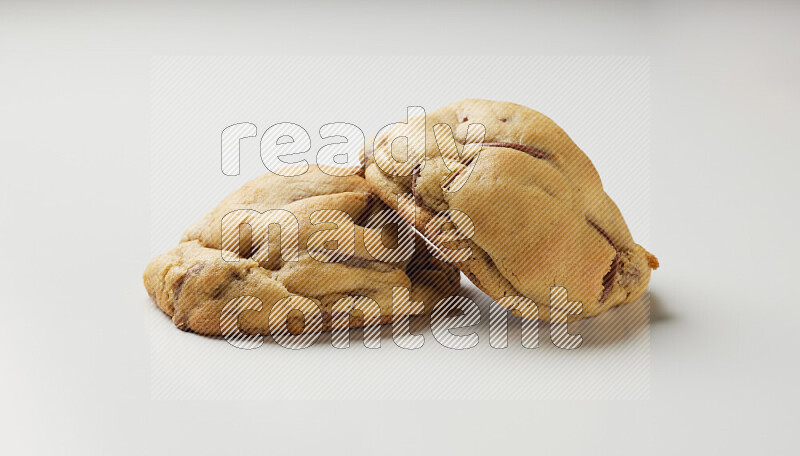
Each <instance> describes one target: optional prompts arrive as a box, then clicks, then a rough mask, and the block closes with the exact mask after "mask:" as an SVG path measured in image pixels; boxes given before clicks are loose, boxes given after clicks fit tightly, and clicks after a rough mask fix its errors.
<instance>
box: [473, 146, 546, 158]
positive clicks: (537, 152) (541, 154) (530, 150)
mask: <svg viewBox="0 0 800 456" xmlns="http://www.w3.org/2000/svg"><path fill="white" fill-rule="evenodd" d="M483 147H504V148H506V149H515V150H518V151H520V152H525V153H526V154H528V155H530V156H532V157H535V158H541V159H543V160H546V159H548V158H550V154H548V153H547V152H545V151H543V150H541V149H537V148H535V147H533V146H528V145H525V144H519V143H510V142H488V143H483Z"/></svg>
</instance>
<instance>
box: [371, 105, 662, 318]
mask: <svg viewBox="0 0 800 456" xmlns="http://www.w3.org/2000/svg"><path fill="white" fill-rule="evenodd" d="M413 123H414V121H413V120H410V121H409V122H408V126H404V125H399V126H397V127H395V128H394V129H393V130H391V131H389V132H384V133H382V134H381V135H379V136H378V137H376V138H375V140H374V143H373V144H372V146H373V147H371V148H369V149H368V150H367V151H366V152H365V161H366V168H367V169H366V173H365V175H366V178H367V181H368V182H369V183H370V185H371V188H372V190H373V191H374V192H375V193H376V194H377V195H378V196H379V197H380V198H381V199H382V200H383V201H384V202H386V203H387V204H389V205H390V206H392V207H394V208H396V207H397V202H396V201H397V199H396V197H395V195H396V194H404V193H405V194H408V193H411V194H413V196H414V201H415V206H416V211H415V216H412V217H413V222H414V223H415V225H416V227H417V228H418V230H419V231H420V232H423V233H424V232H425V227H426V224H427V223H428V222H429V221H430V220H431V218H432V217H434V216H435V214H437V213H438V212H440V211H444V210H448V209H455V210H458V211H461V212H463V213H464V214H466V215H467V216H468V217H469V219H471V220H472V223H473V225H474V234H473V235H472V236H471V238H470V239H469V240H462V241H460V242H455V243H450V244H444V245H445V246H450V247H456V246H460V247H465V246H467V247H469V248H470V251H471V254H470V255H469V258H467V259H465V260H463V261H460V262H457V263H455V264H456V266H457V267H458V268H459V269H460V270H461V271H463V272H464V273H465V274H466V275H467V276H468V277H469V278H470V279H471V280H472V282H473V283H474V284H475V285H476V286H478V287H479V288H481V289H482V290H483V291H484V292H486V293H487V294H489V295H490V296H491V297H492V298H494V299H496V300H499V299H500V298H502V297H504V296H512V295H513V296H525V297H527V298H530V299H532V300H533V301H534V302H535V303H537V304H538V305H539V307H540V313H539V317H540V318H542V319H549V308H548V305H549V293H550V287H552V286H554V285H557V286H563V287H565V288H566V289H567V292H568V294H569V300H570V301H580V302H582V303H583V311H582V313H581V314H580V315H576V316H571V317H570V320H575V319H579V318H583V317H587V316H593V315H597V314H600V313H602V312H604V311H606V310H608V309H610V308H612V307H614V306H616V305H620V304H624V303H628V302H631V301H634V300H636V299H637V298H639V297H640V296H641V295H642V294H643V293H644V292H645V291H646V289H647V285H648V282H649V280H650V271H651V269H655V268H656V267H658V261H657V260H656V258H655V257H654V256H653V255H651V254H650V253H648V252H647V251H646V250H645V249H644V248H643V247H642V246H640V245H638V244H636V243H635V242H634V241H633V238H632V237H631V234H630V232H629V230H628V228H627V226H626V224H625V221H624V219H623V218H622V214H621V213H620V211H619V209H618V208H617V206H616V205H615V204H614V202H613V201H612V200H611V198H610V197H609V196H608V195H607V194H606V193H605V192H604V191H603V186H602V183H601V181H600V177H599V175H598V173H597V171H596V170H595V168H594V166H593V165H592V162H591V161H590V160H589V158H588V157H587V156H586V155H585V154H584V153H583V152H582V151H581V150H580V149H579V148H578V146H576V145H575V143H573V142H572V140H571V139H570V138H569V137H568V136H567V134H566V133H565V132H564V131H563V130H562V129H561V128H560V127H558V125H556V124H555V123H554V122H553V121H552V120H550V119H549V118H547V117H546V116H544V115H542V114H540V113H539V112H536V111H534V110H532V109H529V108H526V107H524V106H520V105H516V104H513V103H506V102H496V101H488V100H464V101H461V102H457V103H453V104H450V105H448V106H445V107H443V108H440V109H437V110H436V111H433V112H431V113H429V114H428V115H427V118H426V122H425V129H426V135H425V138H424V163H421V162H423V160H422V159H421V155H420V156H418V157H415V156H414V155H413V153H412V154H411V156H409V147H408V144H409V141H404V140H401V141H394V143H393V146H392V145H391V139H392V138H394V137H395V136H396V135H397V134H398V133H399V134H401V135H403V134H405V135H410V131H412V130H411V125H412V124H413ZM437 124H446V125H448V126H449V127H450V128H451V129H452V132H453V133H452V134H453V138H454V140H455V144H454V148H448V147H447V143H446V142H445V141H443V140H442V139H441V138H442V137H443V135H441V134H439V133H441V132H442V131H444V132H445V133H447V132H448V131H447V130H438V131H437V134H434V126H435V125H437ZM470 124H482V125H484V126H485V139H484V141H483V148H482V149H477V148H475V146H470V147H472V148H473V149H472V150H471V151H470V150H468V149H467V148H465V144H470V143H475V142H480V137H477V139H476V137H475V135H474V134H473V130H470V135H469V137H468V135H467V132H468V128H469V125H470ZM436 128H441V126H440V127H436ZM473 128H474V127H473ZM437 136H439V137H440V142H441V143H442V145H443V147H442V151H443V152H440V147H439V145H437V140H436V137H437ZM451 144H452V142H451ZM392 147H393V149H392ZM455 149H457V152H456V151H455ZM411 151H412V152H413V151H414V148H413V146H412V148H411ZM476 151H479V153H478V154H477V158H476V153H475V152H476ZM415 158H416V160H415ZM454 190H455V191H454ZM401 213H402V214H403V215H404V217H406V218H407V219H408V220H409V221H412V220H411V217H409V214H410V213H414V211H401ZM451 228H452V227H451ZM455 229H456V230H457V233H459V234H460V235H461V237H466V236H468V234H467V233H466V232H467V230H466V229H464V228H463V226H461V225H459V224H456V226H455ZM429 238H430V236H429Z"/></svg>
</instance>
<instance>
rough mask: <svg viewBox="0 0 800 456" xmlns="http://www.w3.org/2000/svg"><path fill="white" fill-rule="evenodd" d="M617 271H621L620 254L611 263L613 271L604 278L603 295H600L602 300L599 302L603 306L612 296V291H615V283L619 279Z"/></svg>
mask: <svg viewBox="0 0 800 456" xmlns="http://www.w3.org/2000/svg"><path fill="white" fill-rule="evenodd" d="M617 271H619V253H617V254H616V255H614V259H613V260H612V261H611V269H609V270H608V272H607V273H606V275H604V276H603V294H601V295H600V299H599V300H598V301H599V302H600V303H601V304H602V303H604V302H606V299H608V297H609V296H611V291H613V290H614V281H615V279H616V278H617Z"/></svg>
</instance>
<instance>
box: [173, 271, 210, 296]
mask: <svg viewBox="0 0 800 456" xmlns="http://www.w3.org/2000/svg"><path fill="white" fill-rule="evenodd" d="M204 267H205V265H203V264H196V265H194V266H192V267H191V268H190V269H189V270H188V271H186V274H184V275H183V276H181V278H180V279H178V281H177V282H176V283H175V291H174V292H173V296H175V298H174V299H175V300H176V301H177V300H178V298H180V296H181V290H182V289H183V284H184V283H185V282H186V279H188V278H189V277H190V276H193V275H195V274H199V273H200V271H202V270H203V268H204Z"/></svg>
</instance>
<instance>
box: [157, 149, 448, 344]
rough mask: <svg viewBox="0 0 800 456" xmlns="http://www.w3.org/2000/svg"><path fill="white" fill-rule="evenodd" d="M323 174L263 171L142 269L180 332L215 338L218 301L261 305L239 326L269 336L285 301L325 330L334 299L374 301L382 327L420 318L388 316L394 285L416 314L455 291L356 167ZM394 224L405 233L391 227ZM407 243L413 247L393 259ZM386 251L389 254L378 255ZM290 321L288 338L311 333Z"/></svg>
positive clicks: (299, 321)
mask: <svg viewBox="0 0 800 456" xmlns="http://www.w3.org/2000/svg"><path fill="white" fill-rule="evenodd" d="M331 174H335V173H326V172H323V170H320V169H319V168H318V167H317V166H316V165H311V166H310V167H309V169H308V171H307V172H306V173H305V174H300V175H294V176H292V177H284V176H279V175H275V174H272V173H267V174H265V175H263V176H261V177H258V178H256V179H253V180H251V181H250V182H248V183H246V184H245V185H244V186H243V187H241V188H240V189H239V190H237V191H235V192H234V193H232V194H231V195H229V196H228V197H227V198H225V199H224V200H223V201H222V202H221V203H220V204H219V205H218V206H217V207H216V208H214V209H213V210H211V211H210V212H209V213H208V214H207V215H206V216H205V217H203V218H202V219H201V220H199V221H198V222H197V223H195V224H194V225H192V226H191V227H190V228H189V229H188V230H186V232H185V233H184V235H183V237H182V239H181V242H180V244H179V245H178V246H177V247H175V248H173V249H172V250H170V251H169V252H167V253H165V254H163V255H160V256H158V257H156V258H155V259H154V260H153V261H152V262H151V263H150V264H149V265H148V266H147V268H146V270H145V272H144V284H145V287H146V288H147V291H148V293H149V294H150V296H151V297H152V299H153V300H154V301H155V303H156V304H157V305H158V307H159V308H160V309H161V310H163V311H164V312H165V313H166V314H167V315H169V316H170V317H172V321H173V322H174V323H175V325H176V326H177V327H178V328H180V329H183V330H191V331H194V332H197V333H201V334H207V335H219V334H221V330H220V315H221V312H222V311H223V308H225V306H226V304H228V303H229V302H230V301H231V300H232V299H235V298H237V297H240V296H253V297H256V298H259V299H260V300H261V302H262V303H263V308H262V309H261V311H258V312H255V311H248V312H244V313H242V314H241V315H240V318H239V320H238V323H239V329H240V330H241V331H243V332H246V333H251V334H256V333H260V334H267V333H268V331H269V323H268V322H269V318H268V315H269V311H270V308H271V306H272V305H273V304H275V303H276V302H278V301H279V300H281V299H284V298H287V297H293V296H294V297H300V296H302V297H304V298H308V299H311V300H312V301H314V303H316V305H317V306H318V309H319V311H318V314H319V315H316V316H315V315H308V314H306V315H305V318H306V321H308V319H309V318H316V317H319V318H320V319H321V320H322V326H321V328H322V329H325V330H327V329H330V328H331V316H332V314H333V313H334V312H336V309H338V307H333V306H334V304H335V303H337V302H339V300H340V299H341V298H346V297H359V296H360V297H366V298H370V299H372V300H374V301H375V302H376V303H377V305H378V306H379V307H380V311H381V312H380V322H381V323H387V322H390V321H392V319H393V318H395V317H397V316H398V315H410V314H416V313H420V312H419V311H418V310H409V309H405V310H404V309H402V308H401V309H397V308H395V310H394V313H393V312H392V288H393V287H405V288H408V289H410V293H411V296H410V297H411V299H412V300H414V301H423V302H424V305H425V306H424V309H422V313H425V312H427V311H429V310H430V309H431V308H432V306H433V305H435V304H436V302H438V301H439V300H440V299H442V298H443V297H446V296H449V295H452V294H456V293H457V292H458V287H459V274H458V271H457V270H456V269H455V268H454V267H453V266H451V265H448V264H446V263H444V262H442V261H439V260H437V259H435V258H433V257H432V256H431V255H429V254H428V252H427V250H426V249H425V248H424V247H423V246H422V242H421V241H420V239H419V238H418V237H413V238H409V237H408V233H413V231H412V230H410V227H408V225H407V224H405V223H404V222H403V221H402V219H400V218H399V217H398V216H397V214H395V213H394V212H393V211H391V210H389V209H388V208H387V207H386V205H385V204H383V203H382V202H381V201H380V200H379V199H378V198H377V197H375V196H374V195H372V194H371V193H370V191H369V187H368V185H367V183H366V181H365V180H364V178H363V169H361V170H358V171H355V174H352V173H340V174H352V175H348V176H342V175H336V176H333V175H331ZM264 217H266V218H264ZM394 223H397V224H398V225H405V227H406V229H407V231H404V229H403V228H402V227H397V228H396V229H391V226H396V225H392V224H394ZM386 224H388V225H390V227H389V228H385V229H384V226H385V225H386ZM403 233H406V234H405V235H404V234H403ZM404 237H405V238H404ZM409 239H410V240H409ZM409 242H411V243H413V246H414V247H413V248H406V249H405V251H404V252H400V253H397V252H398V251H400V250H402V249H401V247H404V246H405V247H408V245H409ZM387 252H388V253H389V255H388V258H377V259H376V257H380V256H381V255H383V256H384V257H386V256H387V255H386V254H387ZM290 299H291V298H290ZM354 314H355V315H356V317H355V318H351V319H350V326H361V325H363V324H364V323H365V321H366V320H365V319H364V318H363V316H358V315H357V314H358V313H357V312H354ZM288 325H289V330H290V331H292V332H303V331H307V330H308V328H309V327H310V326H309V325H307V324H306V325H305V326H304V324H303V318H301V317H298V316H297V315H295V314H292V315H291V316H290V318H289V323H288Z"/></svg>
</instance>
